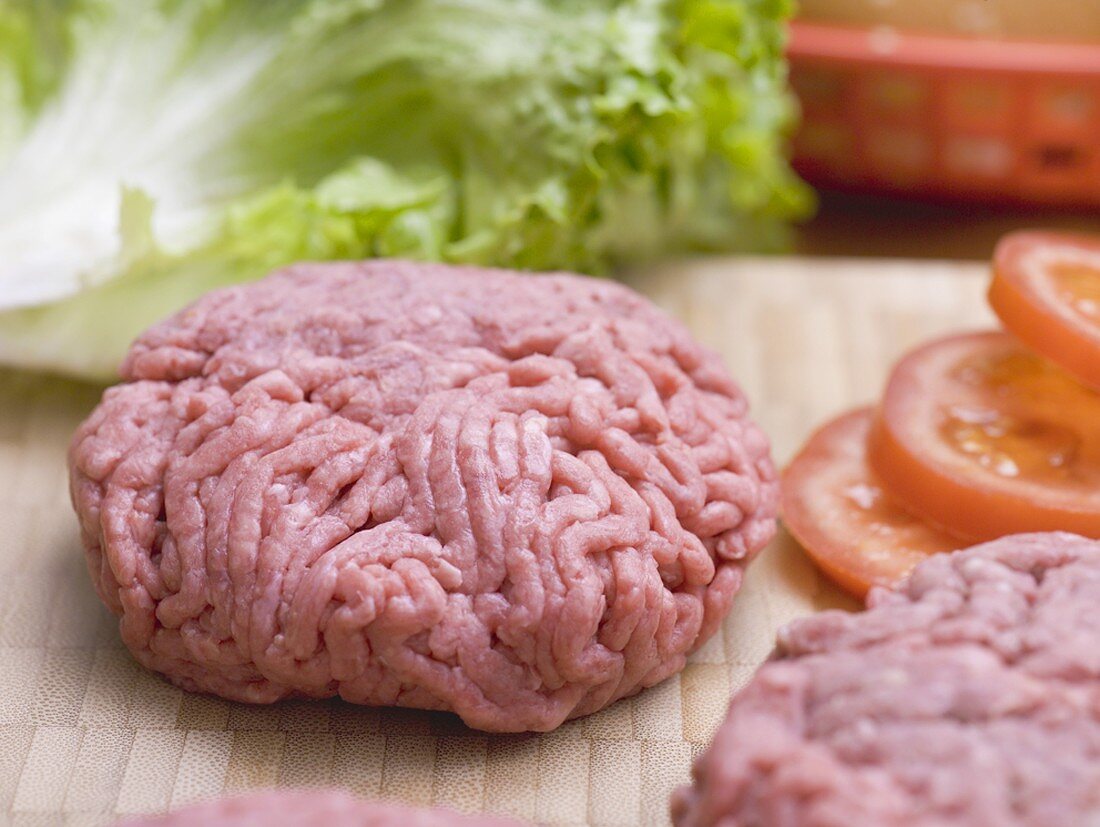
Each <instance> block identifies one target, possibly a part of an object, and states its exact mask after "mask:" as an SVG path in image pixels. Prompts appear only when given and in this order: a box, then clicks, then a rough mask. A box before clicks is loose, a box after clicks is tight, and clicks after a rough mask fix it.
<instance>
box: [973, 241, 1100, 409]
mask: <svg viewBox="0 0 1100 827" xmlns="http://www.w3.org/2000/svg"><path fill="white" fill-rule="evenodd" d="M1067 265H1068V266H1078V267H1080V268H1082V269H1084V270H1085V271H1090V272H1091V271H1095V272H1094V278H1095V280H1096V283H1097V284H1098V285H1100V237H1090V236H1083V235H1069V234H1059V233H1043V232H1016V233H1011V234H1009V235H1007V236H1005V237H1004V238H1003V239H1001V241H1000V242H999V243H998V244H997V248H996V251H995V252H994V255H993V281H992V283H991V284H990V287H989V304H990V306H991V307H992V308H993V310H994V312H996V314H997V316H998V317H999V318H1000V319H1001V322H1002V323H1003V324H1004V326H1005V327H1006V328H1007V329H1008V330H1009V331H1010V332H1012V333H1013V334H1014V335H1015V336H1016V337H1017V338H1019V339H1020V340H1021V341H1022V342H1024V343H1025V344H1027V345H1028V346H1029V347H1030V348H1032V349H1033V350H1034V351H1035V352H1037V353H1041V354H1042V355H1044V356H1046V357H1047V358H1048V359H1050V360H1051V361H1053V362H1056V363H1057V364H1059V365H1061V366H1062V367H1063V368H1065V369H1066V370H1068V371H1069V372H1070V373H1072V374H1073V375H1074V376H1076V377H1078V378H1079V379H1080V380H1081V381H1082V382H1084V383H1086V384H1088V385H1090V386H1091V387H1093V388H1097V389H1100V317H1098V318H1095V319H1089V318H1088V317H1086V316H1085V315H1083V314H1082V313H1080V312H1077V311H1075V309H1074V307H1073V304H1072V302H1071V301H1070V300H1069V299H1067V297H1066V295H1065V293H1064V291H1059V289H1058V285H1057V275H1056V274H1057V271H1058V269H1059V268H1064V267H1066V266H1067ZM1098 292H1100V288H1098Z"/></svg>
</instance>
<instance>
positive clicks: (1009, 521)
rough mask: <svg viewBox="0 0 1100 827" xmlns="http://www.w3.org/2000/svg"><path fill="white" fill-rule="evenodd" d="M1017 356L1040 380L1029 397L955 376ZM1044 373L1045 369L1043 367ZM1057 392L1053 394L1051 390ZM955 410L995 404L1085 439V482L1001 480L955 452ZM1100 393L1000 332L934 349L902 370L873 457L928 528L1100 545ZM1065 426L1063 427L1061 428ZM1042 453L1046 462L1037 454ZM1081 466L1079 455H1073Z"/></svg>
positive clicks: (872, 441) (893, 380) (877, 425)
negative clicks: (1069, 535) (970, 366)
mask: <svg viewBox="0 0 1100 827" xmlns="http://www.w3.org/2000/svg"><path fill="white" fill-rule="evenodd" d="M987 356H988V357H989V358H991V359H993V358H1002V357H1003V358H1006V359H1017V360H1020V361H1022V362H1025V363H1026V364H1029V365H1032V368H1033V370H1035V371H1036V372H1037V373H1036V375H1038V372H1040V371H1041V372H1042V374H1043V375H1042V376H1040V377H1039V379H1037V380H1036V382H1035V384H1034V385H1033V386H1032V387H1031V388H1030V390H1029V392H1028V393H1026V394H1021V393H1019V392H1017V390H1018V389H1014V388H1013V387H1012V386H1010V385H1002V386H996V387H993V388H992V389H983V390H977V391H974V390H973V389H970V388H967V387H966V386H965V385H964V384H963V383H961V382H960V381H957V380H956V379H954V378H952V376H951V373H950V371H951V370H952V369H953V366H955V367H957V365H958V364H959V360H960V359H963V358H964V357H974V358H978V357H983V358H984V357H987ZM1036 366H1041V367H1036ZM1051 388H1053V389H1055V391H1056V392H1055V393H1050V392H1049V391H1050V389H1051ZM951 405H960V406H963V405H972V406H974V407H978V408H980V407H982V406H985V407H988V409H989V410H991V411H993V412H1003V413H1005V414H1006V416H1008V415H1011V416H1012V417H1017V418H1019V419H1021V420H1023V421H1026V422H1031V421H1034V422H1038V423H1039V424H1040V425H1043V424H1045V423H1047V422H1050V423H1054V425H1052V426H1051V427H1060V428H1062V430H1065V431H1067V432H1069V429H1072V428H1076V431H1073V432H1072V433H1071V436H1073V435H1074V434H1076V435H1077V436H1079V437H1080V439H1081V440H1082V442H1081V446H1082V447H1081V449H1080V452H1079V453H1080V457H1081V461H1082V462H1083V463H1084V464H1083V466H1082V468H1083V470H1082V471H1081V472H1080V475H1079V476H1080V479H1075V478H1073V477H1072V476H1071V475H1069V474H1068V473H1067V475H1066V478H1065V479H1064V480H1063V479H1055V478H1053V477H1052V478H1051V479H1047V480H1044V479H1042V478H1041V477H1039V478H1036V477H1035V476H1032V475H1030V474H1028V473H1024V472H1017V473H1016V474H1014V475H1007V476H1006V475H1002V474H999V473H997V471H995V470H990V469H989V468H986V467H979V465H978V464H977V463H975V462H971V461H970V460H968V459H967V458H966V457H964V456H962V455H961V454H960V452H958V451H957V450H953V448H952V447H951V445H950V443H949V442H948V441H947V439H946V438H945V437H944V435H943V434H944V431H943V427H944V423H943V420H944V415H943V411H944V410H945V409H948V408H949V407H950V406H951ZM1097 423H1100V394H1095V393H1093V392H1091V391H1089V390H1087V389H1085V388H1084V387H1083V386H1080V385H1078V384H1077V383H1075V382H1074V381H1073V380H1072V379H1070V378H1069V377H1067V376H1066V375H1065V374H1062V373H1061V372H1060V371H1058V370H1057V369H1056V368H1054V367H1051V366H1047V365H1046V363H1044V362H1043V360H1042V359H1040V358H1039V357H1037V356H1035V355H1034V354H1032V353H1030V352H1029V351H1027V350H1026V349H1025V348H1023V347H1022V346H1021V345H1020V344H1019V343H1018V342H1017V341H1016V340H1015V339H1014V338H1012V337H1011V336H1009V335H1008V334H1005V333H1001V332H986V333H976V334H961V335H956V336H948V337H945V338H943V339H938V340H935V341H933V342H930V343H928V344H926V345H924V346H923V347H920V348H917V349H916V350H914V351H912V352H911V353H909V354H908V355H906V356H905V357H904V358H903V359H902V360H901V361H900V362H898V364H897V365H896V366H895V368H894V371H893V372H892V374H891V376H890V379H889V381H888V383H887V388H886V392H885V394H884V396H883V400H882V403H881V405H880V406H879V408H878V409H877V411H876V412H875V417H874V421H873V423H872V426H871V431H870V435H869V437H868V460H869V464H870V466H871V468H872V469H873V471H874V472H875V474H876V475H877V476H878V478H879V479H881V481H882V483H883V485H884V486H885V488H886V490H887V491H889V492H890V494H891V495H892V496H893V497H894V499H895V500H896V501H898V502H899V503H901V504H902V505H903V506H904V507H905V508H906V509H907V510H909V511H910V512H912V513H913V514H914V515H916V516H918V517H920V518H921V519H923V520H925V521H926V522H928V523H930V524H932V525H936V526H940V527H942V528H944V529H945V530H948V531H950V532H951V533H952V534H955V535H957V536H959V537H964V538H966V539H968V540H974V541H979V540H990V539H994V538H997V537H1002V536H1004V535H1007V534H1018V533H1025V532H1033V531H1071V532H1075V533H1077V534H1081V535H1084V536H1088V537H1098V538H1100V485H1098V484H1097V481H1098V480H1100V429H1098V428H1097ZM1063 426H1064V427H1063ZM1035 456H1040V457H1041V456H1042V455H1041V454H1036V455H1035ZM1074 461H1077V455H1076V454H1075V455H1074Z"/></svg>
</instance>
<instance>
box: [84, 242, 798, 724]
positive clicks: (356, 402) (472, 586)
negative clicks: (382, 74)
mask: <svg viewBox="0 0 1100 827" xmlns="http://www.w3.org/2000/svg"><path fill="white" fill-rule="evenodd" d="M123 374H124V376H125V378H126V380H127V381H126V382H125V383H124V384H122V385H119V386H116V387H114V388H111V389H110V390H108V391H107V392H106V393H105V394H104V397H103V400H102V402H101V403H100V405H99V407H98V408H96V410H95V411H94V412H93V413H92V415H91V416H90V417H89V418H88V419H87V421H86V422H84V424H83V425H82V426H81V427H80V430H79V431H78V432H77V434H76V436H75V438H74V441H73V445H72V449H71V454H70V469H71V487H72V495H73V502H74V504H75V507H76V510H77V513H78V514H79V516H80V524H81V528H82V535H83V541H84V545H85V549H86V551H87V557H88V565H89V568H90V570H91V573H92V577H93V579H94V580H95V584H96V587H97V589H98V591H99V594H100V597H101V598H102V599H103V601H104V602H105V603H106V604H107V605H108V606H109V607H110V608H111V610H112V611H114V612H115V613H116V614H118V615H120V616H121V621H120V627H121V632H122V637H123V640H124V641H125V643H126V645H127V646H128V647H129V648H130V649H131V650H132V651H133V653H134V655H135V656H136V657H137V659H138V660H139V661H141V662H142V663H143V664H145V665H146V666H148V667H149V668H151V669H155V670H157V671H159V672H163V673H164V674H165V675H167V676H168V677H169V678H170V679H171V680H172V681H173V682H175V683H177V684H178V685H180V686H182V687H184V688H187V689H192V690H198V691H204V692H212V693H214V694H217V695H221V696H224V697H226V698H232V699H236V700H243V701H251V702H259V703H267V702H271V701H276V700H278V699H280V698H284V697H288V696H308V697H314V698H324V697H330V696H333V695H339V696H341V697H343V698H345V699H347V700H349V701H353V702H355V703H362V704H375V705H399V706H409V707H420V708H425V709H444V710H453V711H454V712H456V713H458V714H459V715H460V716H461V717H462V718H463V720H464V721H466V723H467V724H469V725H470V726H473V727H478V728H481V729H487V730H502V731H520V730H549V729H553V728H554V727H556V726H558V725H559V724H561V723H562V722H563V721H564V720H566V719H567V718H569V717H572V716H577V715H584V714H587V713H590V712H593V711H595V710H597V709H600V708H602V707H604V706H606V705H607V704H609V703H611V702H613V701H615V700H616V699H618V698H622V697H624V696H627V695H631V694H633V693H635V692H637V691H639V690H640V689H642V688H644V687H647V686H651V685H652V684H655V683H657V682H658V681H661V680H663V679H665V678H666V677H668V676H669V675H671V674H673V673H675V672H677V671H678V670H680V669H682V668H683V666H684V661H685V658H686V656H687V654H688V653H690V652H691V651H692V650H694V649H695V648H696V647H698V646H699V645H700V644H701V643H702V642H703V641H705V640H706V639H707V638H708V637H709V636H710V635H711V634H712V633H713V632H714V630H715V629H716V628H717V626H718V624H719V623H720V622H721V620H722V618H723V617H725V615H726V614H727V612H728V611H729V608H730V605H731V602H732V600H733V598H734V594H735V593H736V592H737V590H738V588H739V587H740V585H741V579H742V575H743V572H744V569H745V566H746V565H747V564H748V562H749V560H750V559H751V558H752V556H753V555H754V553H755V552H756V551H758V550H759V549H760V548H761V547H762V546H763V545H764V544H765V543H766V542H767V541H768V539H769V538H770V537H771V536H772V533H773V531H774V515H775V510H776V497H777V490H776V482H775V471H774V469H773V466H772V462H771V459H770V457H769V452H768V443H767V439H766V438H765V437H764V435H763V434H762V433H761V431H760V430H759V429H758V428H757V427H756V426H755V425H754V424H753V423H752V422H751V421H750V420H749V419H748V418H747V413H746V407H747V406H746V403H745V398H744V396H743V395H742V394H741V392H740V391H739V390H738V388H737V386H736V385H735V384H734V383H733V382H732V381H731V380H730V378H729V376H728V375H727V373H726V372H725V370H724V369H723V367H722V365H721V363H720V361H719V359H718V358H717V356H716V355H715V354H713V353H712V352H710V351H708V350H706V349H704V348H702V347H701V346H700V345H699V344H698V343H696V342H695V341H694V340H693V339H692V338H691V336H690V335H689V334H688V333H687V332H686V331H685V330H684V328H682V327H681V326H680V325H679V324H676V323H675V322H673V321H672V320H670V319H669V318H668V317H667V316H665V315H664V314H663V313H661V312H660V311H659V310H657V309H656V308H655V307H654V306H653V305H651V304H650V303H649V302H648V301H646V300H645V299H643V298H642V297H640V296H638V295H637V294H635V293H633V292H632V291H630V290H628V289H626V288H625V287H622V286H620V285H617V284H614V283H612V282H608V281H600V280H594V279H586V278H581V277H578V276H567V275H550V276H534V275H519V274H514V273H508V272H503V271H494V270H479V269H470V268H455V267H447V266H442V265H431V264H414V263H409V262H394V261H373V262H367V263H341V264H305V265H300V266H296V267H292V268H289V269H287V270H284V271H282V272H280V273H277V274H275V275H273V276H270V277H269V278H267V279H265V280H264V281H262V282H258V283H255V284H252V285H248V286H244V287H237V288H233V289H229V290H223V291H220V292H215V293H212V294H210V295H208V296H206V297H205V298H203V299H201V300H200V301H198V302H197V303H196V304H194V305H192V306H191V307H190V308H188V309H186V310H184V311H183V312H181V313H180V314H178V315H176V316H175V317H173V318H171V319H169V320H168V321H166V322H164V323H162V324H160V325H158V326H156V327H154V328H153V329H151V330H150V331H148V332H147V333H146V334H144V335H143V336H142V337H141V338H140V339H139V340H138V341H137V342H136V343H135V344H134V346H133V348H132V349H131V351H130V354H129V356H128V358H127V360H126V363H125V365H124V367H123Z"/></svg>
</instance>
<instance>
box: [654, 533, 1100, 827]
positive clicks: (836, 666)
mask: <svg viewBox="0 0 1100 827" xmlns="http://www.w3.org/2000/svg"><path fill="white" fill-rule="evenodd" d="M1098 607H1100V543H1098V542H1096V541H1092V540H1086V539H1083V538H1081V537H1077V536H1074V535H1069V534H1029V535H1019V536H1015V537H1008V538H1005V539H1002V540H998V541H996V542H992V543H987V544H985V545H981V546H976V547H974V548H972V549H969V550H966V551H960V552H956V553H954V554H951V555H938V556H936V557H933V558H931V559H930V560H928V561H927V562H924V563H921V564H920V565H919V566H918V567H917V568H916V569H915V571H914V572H913V574H912V575H911V576H910V577H909V578H908V579H907V580H906V581H904V582H903V583H902V584H901V585H900V586H899V587H898V589H897V590H896V591H887V590H876V591H873V592H872V594H871V596H870V598H869V608H868V610H867V611H865V612H862V613H859V614H846V613H843V612H828V613H825V614H821V615H818V616H816V617H811V618H808V619H806V620H802V621H798V622H796V623H793V624H791V625H790V626H788V627H787V628H786V629H785V630H784V631H783V632H781V634H780V637H779V647H778V650H777V654H776V656H775V659H773V660H772V661H770V662H768V663H766V664H765V665H764V666H763V667H762V668H761V669H760V671H759V672H758V673H757V675H756V677H755V678H754V679H753V680H752V682H751V683H750V684H749V685H748V686H747V687H746V688H745V689H744V690H742V691H741V692H740V693H739V694H738V695H737V696H736V697H735V698H734V699H733V702H732V703H731V705H730V710H729V715H728V717H727V718H726V721H725V723H723V724H722V726H721V727H720V728H719V730H718V733H717V735H716V736H715V739H714V743H713V744H712V745H711V747H710V748H709V750H708V751H707V752H706V753H704V754H703V756H702V757H701V758H700V759H699V760H698V761H697V762H696V765H695V770H694V776H695V783H694V786H693V787H691V788H685V789H683V790H681V791H679V792H678V794H677V795H676V796H675V798H674V802H673V817H674V821H675V823H676V824H677V825H680V826H681V827H687V826H688V825H691V826H692V827H701V826H702V825H723V826H724V827H853V825H875V827H903V826H904V827H1096V825H1098V824H1100V610H1098Z"/></svg>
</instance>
